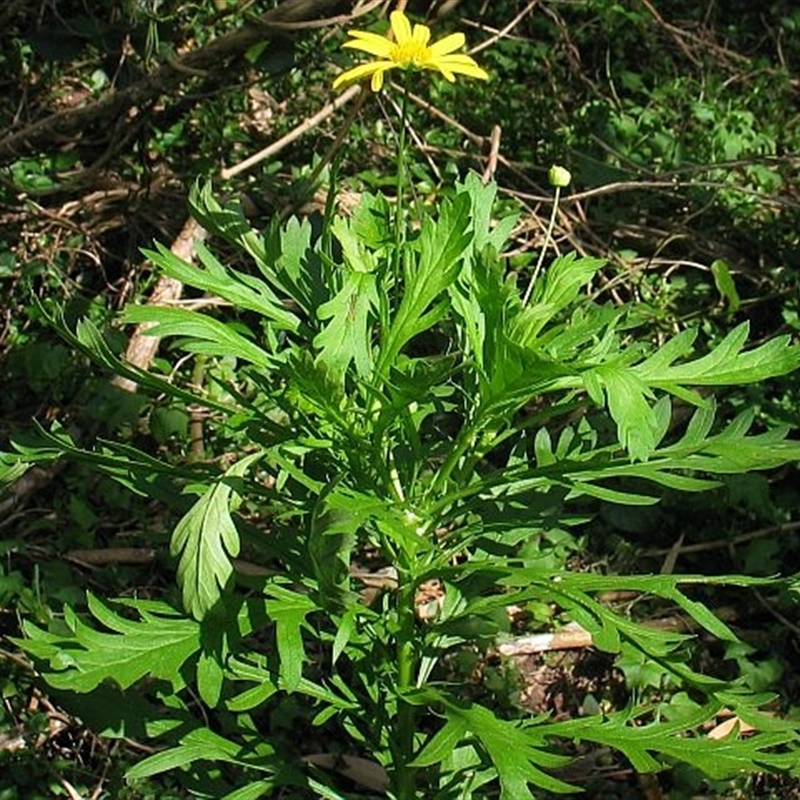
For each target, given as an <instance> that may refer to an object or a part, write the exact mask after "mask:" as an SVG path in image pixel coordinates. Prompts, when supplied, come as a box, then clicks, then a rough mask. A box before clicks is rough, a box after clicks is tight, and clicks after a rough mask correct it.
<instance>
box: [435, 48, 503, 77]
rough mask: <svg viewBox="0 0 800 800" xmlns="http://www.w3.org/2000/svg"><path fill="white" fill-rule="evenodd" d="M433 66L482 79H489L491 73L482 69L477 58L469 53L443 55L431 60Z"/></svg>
mask: <svg viewBox="0 0 800 800" xmlns="http://www.w3.org/2000/svg"><path fill="white" fill-rule="evenodd" d="M431 66H432V67H434V68H436V69H438V70H441V71H442V73H444V72H445V71H447V72H450V73H453V72H457V73H459V74H461V75H468V76H469V77H471V78H480V79H481V80H482V81H487V80H489V73H488V72H486V70H484V69H481V67H479V66H478V65H477V64H476V63H475V60H474V59H472V58H470V57H469V56H467V55H461V54H456V55H452V56H442V57H441V58H435V59H432V60H431Z"/></svg>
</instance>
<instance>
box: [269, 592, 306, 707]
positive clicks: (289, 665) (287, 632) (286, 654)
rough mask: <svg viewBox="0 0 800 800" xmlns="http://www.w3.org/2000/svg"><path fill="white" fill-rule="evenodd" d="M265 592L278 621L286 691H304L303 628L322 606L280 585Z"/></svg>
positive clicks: (282, 672)
mask: <svg viewBox="0 0 800 800" xmlns="http://www.w3.org/2000/svg"><path fill="white" fill-rule="evenodd" d="M265 591H266V592H267V594H268V595H269V596H270V598H271V599H269V600H267V614H268V616H269V617H270V619H272V620H273V621H274V622H275V627H276V639H277V643H278V655H279V657H280V676H281V679H282V688H285V689H286V691H288V692H293V691H295V690H297V689H299V688H300V685H301V681H302V678H303V662H304V661H305V648H304V646H303V634H302V628H303V627H304V626H306V617H307V616H308V615H309V614H310V613H311V612H312V611H316V610H317V609H318V606H317V604H316V603H315V602H314V601H313V600H311V599H310V598H309V597H308V596H307V595H304V594H300V593H298V592H295V591H292V590H291V589H287V588H285V587H283V586H278V585H277V584H271V585H269V586H267V587H266V589H265ZM309 630H310V628H309Z"/></svg>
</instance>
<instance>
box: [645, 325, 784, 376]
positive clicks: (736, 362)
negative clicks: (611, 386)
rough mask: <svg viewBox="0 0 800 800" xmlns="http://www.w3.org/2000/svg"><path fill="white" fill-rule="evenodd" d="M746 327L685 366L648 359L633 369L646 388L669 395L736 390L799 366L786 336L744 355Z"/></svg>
mask: <svg viewBox="0 0 800 800" xmlns="http://www.w3.org/2000/svg"><path fill="white" fill-rule="evenodd" d="M749 330H750V326H749V323H747V322H743V323H741V324H740V325H737V326H736V327H735V328H734V329H733V330H732V331H731V332H730V333H729V334H728V335H727V336H726V337H725V338H724V339H723V340H722V341H721V342H720V343H719V344H718V345H717V346H716V347H715V348H714V349H713V350H712V351H711V352H710V353H708V354H707V355H705V356H702V357H701V358H698V359H695V360H694V361H689V362H687V363H685V364H679V365H671V366H666V365H665V364H664V363H663V359H659V358H654V357H651V358H649V359H647V360H646V361H644V362H642V363H641V364H638V365H636V366H635V367H633V371H634V373H635V374H636V375H637V377H639V378H640V379H641V380H642V381H644V382H645V383H647V384H648V385H649V386H659V387H662V388H665V389H667V390H668V391H672V387H674V386H686V385H691V386H737V385H742V384H748V383H758V382H759V381H762V380H766V379H767V378H774V377H777V376H779V375H786V374H787V373H789V372H793V371H794V370H796V369H797V368H798V367H799V366H800V347H799V346H792V345H791V344H790V341H791V340H790V337H789V336H776V337H775V338H774V339H770V340H769V341H768V342H765V343H764V344H762V345H761V346H760V347H756V348H755V349H753V350H748V351H746V352H743V350H744V346H745V343H746V341H747V335H748V332H749Z"/></svg>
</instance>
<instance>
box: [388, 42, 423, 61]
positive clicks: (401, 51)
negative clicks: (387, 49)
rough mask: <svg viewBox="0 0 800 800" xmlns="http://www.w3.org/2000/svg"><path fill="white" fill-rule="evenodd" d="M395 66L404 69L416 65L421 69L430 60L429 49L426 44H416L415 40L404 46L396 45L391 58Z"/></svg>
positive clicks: (404, 43) (405, 43)
mask: <svg viewBox="0 0 800 800" xmlns="http://www.w3.org/2000/svg"><path fill="white" fill-rule="evenodd" d="M389 57H390V58H391V60H392V61H394V62H395V64H399V65H400V66H402V67H407V66H410V65H414V66H415V67H421V66H422V65H423V64H425V62H426V61H427V60H428V48H427V46H426V45H424V44H420V43H419V42H415V41H414V40H413V39H412V40H411V41H408V42H403V44H396V45H395V46H394V47H393V48H392V53H391V55H390V56H389Z"/></svg>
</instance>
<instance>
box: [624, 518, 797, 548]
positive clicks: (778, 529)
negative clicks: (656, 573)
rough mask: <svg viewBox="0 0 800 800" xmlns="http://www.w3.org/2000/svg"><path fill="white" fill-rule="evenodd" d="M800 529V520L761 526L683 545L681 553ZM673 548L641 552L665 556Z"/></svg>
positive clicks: (719, 546)
mask: <svg viewBox="0 0 800 800" xmlns="http://www.w3.org/2000/svg"><path fill="white" fill-rule="evenodd" d="M796 530H800V522H786V523H784V524H782V525H770V526H769V527H766V528H759V529H758V530H755V531H750V532H749V533H741V534H739V535H738V536H734V537H733V538H732V539H715V540H714V541H713V542H699V543H697V544H687V545H683V547H681V549H680V553H681V555H686V554H687V553H703V552H706V551H707V550H721V549H723V548H726V547H731V546H736V545H737V544H744V543H745V542H752V541H753V539H761V538H762V537H764V536H770V535H772V534H776V533H777V534H779V533H790V532H791V531H796ZM671 549H672V548H670V547H667V548H664V549H658V550H644V551H642V552H641V553H640V555H642V556H663V555H667V554H668V553H669V552H670V551H671Z"/></svg>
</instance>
